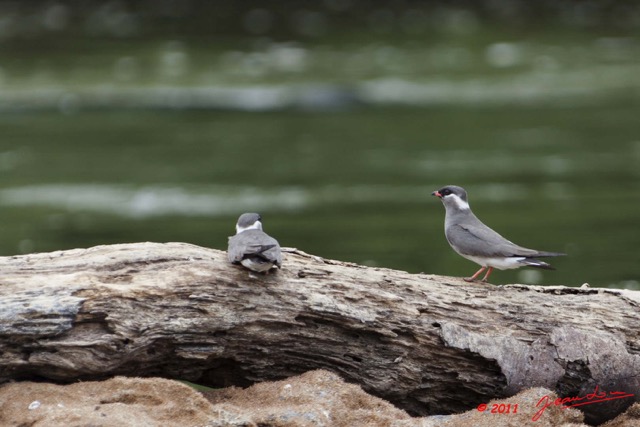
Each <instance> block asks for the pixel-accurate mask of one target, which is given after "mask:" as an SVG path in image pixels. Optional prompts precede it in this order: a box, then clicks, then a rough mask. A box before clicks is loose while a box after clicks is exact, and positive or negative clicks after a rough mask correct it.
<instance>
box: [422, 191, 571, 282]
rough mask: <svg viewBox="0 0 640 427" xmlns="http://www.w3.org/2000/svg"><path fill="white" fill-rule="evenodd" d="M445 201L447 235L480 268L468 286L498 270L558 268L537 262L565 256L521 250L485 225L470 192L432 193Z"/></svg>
mask: <svg viewBox="0 0 640 427" xmlns="http://www.w3.org/2000/svg"><path fill="white" fill-rule="evenodd" d="M431 195H432V196H437V197H439V198H440V200H442V203H443V204H444V208H445V211H446V213H445V218H444V234H445V236H446V237H447V241H448V242H449V244H450V245H451V247H452V248H453V250H454V251H456V252H457V253H458V254H459V255H462V256H463V257H465V258H466V259H468V260H471V261H473V262H475V263H476V264H479V265H480V267H481V268H480V270H478V271H477V272H476V273H475V274H474V275H473V276H471V277H465V278H464V280H465V281H467V282H473V281H475V280H476V279H477V278H478V276H479V275H480V274H482V272H483V271H485V270H487V269H488V270H487V273H486V274H485V276H484V278H483V279H482V281H483V282H486V281H487V279H489V275H490V274H491V272H492V271H493V269H494V268H497V269H499V270H507V269H512V268H519V267H525V266H529V267H537V268H544V269H547V270H553V269H554V268H553V267H552V266H551V265H549V264H547V263H546V262H544V261H540V260H539V259H537V258H542V257H555V256H561V255H565V254H562V253H559V252H545V251H537V250H535V249H527V248H523V247H522V246H518V245H516V244H515V243H513V242H510V241H509V240H507V239H505V238H504V237H502V236H501V235H500V234H498V233H496V232H495V231H493V230H492V229H491V228H489V227H487V226H486V225H484V224H483V223H482V222H481V221H480V220H479V219H478V218H477V217H476V216H475V215H474V214H473V212H471V208H470V207H469V201H468V200H467V192H466V191H465V190H464V188H462V187H458V186H456V185H449V186H446V187H443V188H441V189H440V190H437V191H434V192H433V193H431Z"/></svg>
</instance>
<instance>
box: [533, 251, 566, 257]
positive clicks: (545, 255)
mask: <svg viewBox="0 0 640 427" xmlns="http://www.w3.org/2000/svg"><path fill="white" fill-rule="evenodd" d="M565 255H567V254H563V253H562V252H544V251H542V252H538V253H537V254H535V255H534V256H536V257H541V258H544V257H552V256H565Z"/></svg>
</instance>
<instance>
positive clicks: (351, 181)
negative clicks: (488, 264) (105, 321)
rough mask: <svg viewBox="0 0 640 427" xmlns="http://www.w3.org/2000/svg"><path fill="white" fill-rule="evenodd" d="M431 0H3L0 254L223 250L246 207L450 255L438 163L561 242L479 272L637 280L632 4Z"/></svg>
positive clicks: (639, 103)
mask: <svg viewBox="0 0 640 427" xmlns="http://www.w3.org/2000/svg"><path fill="white" fill-rule="evenodd" d="M449 3H450V2H427V3H424V4H422V3H420V4H419V3H415V2H414V3H411V4H409V3H407V4H405V3H404V2H400V3H397V4H396V3H394V4H393V5H386V6H385V5H382V4H380V5H378V4H376V3H375V2H374V3H366V4H364V3H360V2H352V1H326V2H318V3H317V4H314V5H312V4H306V5H305V6H304V8H300V7H299V6H298V5H296V4H295V2H294V3H288V2H273V3H272V4H266V3H264V2H255V1H250V2H243V4H240V3H238V4H235V3H228V4H227V3H224V4H222V3H216V2H201V1H195V2H161V4H159V5H158V7H153V8H152V7H147V6H145V5H144V4H142V3H140V4H137V3H135V2H134V3H132V4H129V3H126V2H107V3H104V4H102V3H96V4H90V5H84V6H82V7H80V6H79V5H65V4H62V3H51V2H33V3H30V5H29V6H28V7H27V6H25V7H20V6H19V5H18V4H17V3H15V2H3V1H1V0H0V9H2V10H3V13H4V15H3V16H4V18H3V19H4V20H3V21H2V22H3V23H2V25H0V218H1V221H0V237H1V238H0V254H2V255H14V254H21V253H29V252H41V251H53V250H58V249H68V248H75V247H89V246H93V245H99V244H110V243H121V242H139V241H160V242H163V241H184V242H191V243H195V244H199V245H203V246H208V247H212V248H218V249H225V247H226V242H227V236H228V235H230V234H231V233H232V232H233V231H234V223H235V220H236V218H237V216H238V215H239V214H240V213H242V212H246V211H258V212H260V213H262V214H263V218H264V226H265V230H266V231H267V232H269V233H270V234H272V235H274V236H275V237H277V238H278V239H279V240H280V242H281V244H282V245H283V246H292V247H298V248H300V249H302V250H304V251H307V252H310V253H313V254H317V255H321V256H324V257H328V258H335V259H340V260H345V261H353V262H357V263H365V264H368V265H373V266H381V267H390V268H395V269H402V270H406V271H409V272H415V273H417V272H426V273H434V274H443V275H452V276H467V275H470V274H472V273H473V272H474V271H475V270H476V265H475V264H473V263H471V262H469V261H467V260H465V259H462V258H461V257H459V256H458V255H456V254H455V253H454V252H453V251H452V250H451V249H450V248H449V246H448V244H447V243H446V240H445V238H444V232H443V221H444V209H443V207H442V206H441V203H440V202H439V200H437V199H435V198H434V197H431V196H430V193H431V192H432V191H434V190H436V189H438V188H440V187H442V186H444V185H447V184H457V185H461V186H464V187H465V188H467V190H468V192H469V197H470V202H471V205H472V208H473V209H474V212H475V213H476V214H477V215H478V216H479V217H480V218H481V219H482V220H483V221H484V222H486V223H487V224H488V225H490V226H492V227H494V228H495V229H496V230H498V231H499V232H500V233H502V234H503V235H505V236H506V237H508V238H509V239H511V240H513V241H515V242H516V243H519V244H521V245H524V246H528V247H533V248H536V249H542V250H549V251H560V252H566V253H567V254H568V256H567V257H564V258H559V259H554V260H552V263H553V264H554V265H555V266H556V267H557V270H556V271H543V272H539V271H536V270H518V271H506V272H496V273H494V275H493V276H492V279H493V282H494V283H513V282H524V283H540V284H563V285H570V286H580V285H582V284H583V283H585V282H588V283H590V284H591V285H592V286H607V287H608V286H610V287H622V288H630V289H640V266H639V265H640V251H639V249H640V228H639V219H640V36H638V34H640V33H639V32H638V28H640V21H638V19H637V17H638V16H640V14H639V13H638V12H639V11H640V8H639V7H638V6H635V5H632V4H630V3H628V2H612V3H611V4H609V2H607V4H606V5H605V4H604V3H603V5H604V6H603V5H600V4H596V3H597V2H596V3H594V4H592V5H591V4H590V5H588V7H586V8H585V7H583V6H582V3H580V2H561V3H559V4H558V3H557V2H536V3H535V6H531V7H525V6H524V5H525V4H524V3H522V2H509V1H506V2H498V3H496V2H487V3H486V4H485V3H484V2H468V4H467V3H465V2H463V3H461V4H460V5H458V6H452V5H450V4H449ZM531 5H533V3H531ZM558 5H559V6H558Z"/></svg>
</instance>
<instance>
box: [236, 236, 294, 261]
mask: <svg viewBox="0 0 640 427" xmlns="http://www.w3.org/2000/svg"><path fill="white" fill-rule="evenodd" d="M253 231H254V230H249V231H245V232H243V233H241V234H238V235H235V236H233V237H231V238H230V239H229V248H228V250H227V257H228V258H229V261H230V262H236V263H237V262H240V261H242V260H243V259H245V258H248V257H251V256H259V257H262V258H264V259H265V260H267V261H271V262H275V263H276V264H278V265H280V264H281V263H282V254H281V251H280V245H279V244H278V241H277V240H276V239H274V238H273V237H271V236H269V235H267V234H266V233H263V232H260V231H258V230H255V232H253Z"/></svg>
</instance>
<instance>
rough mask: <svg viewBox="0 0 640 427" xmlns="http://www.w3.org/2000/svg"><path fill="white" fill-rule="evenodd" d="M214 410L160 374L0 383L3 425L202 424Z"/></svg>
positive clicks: (132, 426) (136, 426)
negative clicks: (60, 382) (65, 381)
mask: <svg viewBox="0 0 640 427" xmlns="http://www.w3.org/2000/svg"><path fill="white" fill-rule="evenodd" d="M35 402H39V404H36V403H35ZM212 414H213V412H212V408H211V404H210V403H209V402H208V401H207V400H206V399H205V398H204V397H203V396H202V395H201V394H200V393H199V392H197V391H195V390H194V389H192V388H191V387H188V386H186V385H184V384H182V383H180V382H177V381H171V380H165V379H163V378H150V379H143V378H124V377H116V378H112V379H110V380H107V381H90V382H80V383H75V384H70V385H65V386H62V385H56V384H48V383H35V382H15V383H10V384H5V385H3V386H2V387H0V425H1V426H31V427H56V426H61V427H62V426H64V427H73V426H78V427H79V426H83V427H84V426H93V427H98V426H100V427H111V426H113V427H115V426H120V427H149V426H166V427H172V426H176V427H178V426H180V427H183V426H205V425H207V423H208V422H209V421H210V420H211V417H212Z"/></svg>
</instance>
